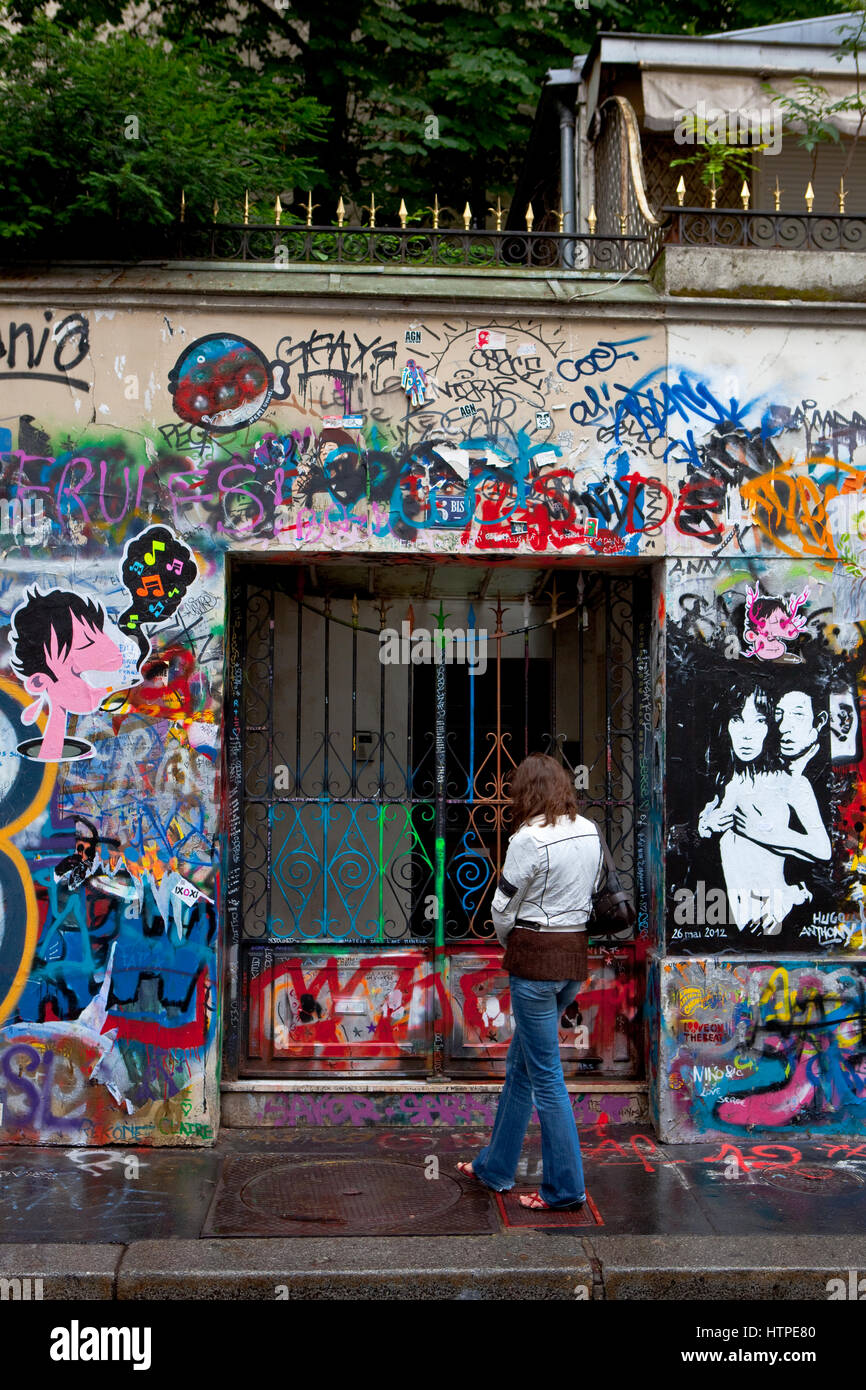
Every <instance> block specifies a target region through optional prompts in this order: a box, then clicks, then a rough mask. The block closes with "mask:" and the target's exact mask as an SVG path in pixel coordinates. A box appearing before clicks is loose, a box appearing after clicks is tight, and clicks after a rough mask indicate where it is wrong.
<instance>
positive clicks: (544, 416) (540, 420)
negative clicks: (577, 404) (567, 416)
mask: <svg viewBox="0 0 866 1390" xmlns="http://www.w3.org/2000/svg"><path fill="white" fill-rule="evenodd" d="M552 424H553V421H552V420H551V418H550V412H549V411H547V410H536V412H535V428H536V429H539V430H549V429H550V427H551V425H552Z"/></svg>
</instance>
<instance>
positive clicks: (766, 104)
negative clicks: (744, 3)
mask: <svg viewBox="0 0 866 1390" xmlns="http://www.w3.org/2000/svg"><path fill="white" fill-rule="evenodd" d="M641 85H642V89H643V103H644V127H645V129H647V130H665V131H666V130H670V131H672V130H674V129H675V128H676V127H677V126H678V125H679V124H680V122H681V120H682V113H683V112H684V111H702V112H704V113H705V114H706V116H707V119H708V120H712V119H713V118H714V114H715V115H718V113H720V112H724V113H730V114H731V115H734V113H740V112H744V113H745V112H756V113H761V112H767V111H769V109H770V108H771V107H772V106H773V97H772V96H771V95H770V93H769V92H768V91H767V89H766V87H765V86H764V84H763V82H762V81H761V79H760V78H759V77H758V76H757V75H754V74H751V73H704V72H683V71H682V69H679V70H671V69H667V70H665V69H662V68H654V69H652V70H646V69H644V71H643V72H642V73H641ZM771 85H772V87H773V88H774V89H775V91H777V92H781V93H783V94H785V95H788V94H790V95H796V93H797V88H796V86H795V84H794V80H793V79H792V78H791V77H790V76H788V74H787V73H786V74H785V75H784V77H783V76H780V75H777V76H775V77H774V78H773V80H772V83H771ZM818 85H820V86H821V87H823V88H824V89H825V90H826V92H827V94H828V101H830V102H834V101H838V100H839V99H840V98H842V97H846V96H851V95H853V93H854V90H855V88H854V83H853V80H852V79H851V78H846V77H843V78H839V77H836V78H832V77H825V78H822V79H821V80H820V83H819V84H818ZM699 103H703V106H700V105H699ZM777 109H778V110H779V114H780V116H782V115H783V114H784V113H783V111H782V110H781V108H777ZM832 123H833V125H835V126H836V128H837V130H839V131H840V133H841V134H843V135H852V136H853V135H854V133H855V131H856V130H857V123H858V116H857V113H856V111H843V112H839V113H837V114H836V115H834V116H833V117H832ZM786 124H787V125H789V126H790V127H791V128H792V129H794V130H796V129H797V122H796V121H795V120H791V121H787V122H786ZM731 143H733V144H735V143H737V141H736V140H733V141H731Z"/></svg>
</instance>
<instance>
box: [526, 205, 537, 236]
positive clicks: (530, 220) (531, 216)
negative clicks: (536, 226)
mask: <svg viewBox="0 0 866 1390" xmlns="http://www.w3.org/2000/svg"><path fill="white" fill-rule="evenodd" d="M534 221H535V213H534V212H533V211H532V204H531V203H529V204H528V205H527V208H526V230H527V231H528V232H531V231H532V224H533V222H534Z"/></svg>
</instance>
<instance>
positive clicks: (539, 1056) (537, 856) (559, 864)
mask: <svg viewBox="0 0 866 1390" xmlns="http://www.w3.org/2000/svg"><path fill="white" fill-rule="evenodd" d="M511 814H512V825H513V826H514V833H513V834H512V836H511V839H510V841H509V844H508V853H507V855H506V858H505V866H504V868H503V871H502V876H501V877H500V879H499V884H498V886H497V890H496V894H495V896H494V898H493V924H494V926H495V928H496V934H497V936H498V938H499V940H500V942H501V943H502V945H503V946H505V947H506V951H505V960H504V962H503V964H504V966H505V969H506V970H507V971H508V973H509V975H510V985H511V1010H512V1013H513V1015H514V1035H513V1037H512V1039H511V1046H510V1047H509V1049H508V1060H507V1063H506V1071H505V1085H504V1086H503V1088H502V1094H501V1095H500V1097H499V1106H498V1109H497V1112H496V1120H495V1123H494V1126H493V1134H492V1135H491V1138H490V1143H489V1144H488V1145H486V1147H485V1148H483V1149H482V1150H481V1152H480V1154H478V1156H477V1158H475V1159H474V1160H473V1162H471V1163H458V1165H457V1167H458V1169H459V1170H460V1172H462V1173H465V1174H467V1175H468V1176H470V1177H474V1178H477V1179H478V1181H479V1182H482V1183H484V1185H485V1186H486V1187H491V1188H493V1189H494V1190H495V1191H496V1192H507V1191H509V1190H510V1188H512V1187H513V1186H514V1174H515V1170H516V1168H517V1161H518V1159H519V1157H520V1151H521V1148H522V1147H523V1140H524V1136H525V1134H526V1129H527V1126H528V1124H529V1117H530V1115H531V1114H532V1105H533V1101H534V1103H535V1106H536V1109H537V1110H538V1118H539V1120H540V1122H541V1153H542V1164H543V1182H542V1185H541V1187H540V1188H539V1190H538V1191H537V1192H531V1193H530V1194H529V1195H528V1196H524V1197H521V1198H520V1202H521V1205H522V1206H525V1207H529V1208H530V1209H531V1210H533V1211H543V1210H548V1209H555V1210H557V1211H562V1210H567V1211H576V1210H579V1209H580V1207H582V1206H583V1204H584V1202H585V1200H586V1190H585V1188H584V1180H583V1163H582V1160H581V1153H580V1140H579V1139H578V1135H577V1125H576V1123H575V1119H574V1113H573V1111H572V1108H571V1102H570V1100H569V1096H568V1091H567V1089H566V1085H565V1077H564V1076H563V1072H562V1061H561V1059H560V1055H559V1035H558V1034H559V1019H560V1016H561V1014H562V1012H563V1010H564V1009H566V1008H567V1007H568V1005H569V1004H570V1003H572V1001H573V1000H574V999H575V998H576V996H577V993H578V990H579V988H580V985H581V983H582V982H583V981H584V980H585V979H586V975H587V964H586V943H587V933H586V924H587V922H588V920H589V917H590V913H591V911H592V895H593V891H594V889H595V887H596V885H597V884H598V882H599V879H600V877H601V874H602V870H603V854H602V848H601V840H600V838H599V835H598V831H597V830H596V828H595V826H594V825H593V823H592V821H589V820H586V819H585V818H584V817H583V816H579V815H578V813H577V799H576V797H575V794H574V788H573V787H572V784H571V781H570V780H569V777H568V775H567V773H566V772H565V771H564V770H563V768H562V767H560V765H559V763H557V762H555V761H554V759H553V758H549V757H547V755H546V754H543V753H533V754H532V755H531V756H530V757H528V758H526V759H524V761H523V762H522V763H521V764H520V766H519V767H518V768H517V770H516V772H515V774H514V778H513V780H512V783H511Z"/></svg>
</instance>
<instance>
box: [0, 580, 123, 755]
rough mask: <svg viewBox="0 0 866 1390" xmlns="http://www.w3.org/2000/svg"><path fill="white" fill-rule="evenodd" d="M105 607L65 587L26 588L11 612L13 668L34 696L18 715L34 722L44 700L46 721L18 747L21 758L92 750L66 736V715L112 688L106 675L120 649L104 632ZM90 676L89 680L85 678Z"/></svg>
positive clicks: (93, 704)
mask: <svg viewBox="0 0 866 1390" xmlns="http://www.w3.org/2000/svg"><path fill="white" fill-rule="evenodd" d="M104 627H105V611H104V609H103V608H102V607H101V606H100V605H99V604H98V603H93V602H91V601H90V600H88V599H83V598H81V597H79V595H78V594H73V593H70V592H69V591H68V590H65V589H54V590H52V591H51V592H50V593H48V594H41V593H40V592H39V590H38V589H32V590H30V591H29V592H28V594H27V598H26V601H25V602H24V603H23V604H22V605H21V606H20V608H18V609H17V610H16V612H15V613H14V614H13V616H12V627H11V631H10V644H11V647H12V666H13V668H14V670H15V672H16V673H17V675H18V676H19V677H20V679H21V681H22V682H23V685H24V689H25V690H26V691H27V692H28V694H30V695H35V696H36V699H35V700H34V701H33V703H32V704H31V705H28V707H27V708H26V709H25V710H24V712H23V713H22V715H21V720H22V723H24V724H33V723H35V721H36V719H37V717H38V715H39V712H40V710H41V709H42V705H43V703H46V704H47V705H48V723H47V725H46V728H45V734H44V736H43V737H42V738H41V739H38V738H37V739H30V740H29V741H28V742H26V743H21V744H19V745H18V752H19V753H20V754H21V756H22V757H26V758H35V759H37V760H38V761H39V762H44V763H56V762H61V761H66V760H68V759H72V758H81V757H88V756H89V755H90V754H91V753H92V751H93V749H92V747H91V745H90V744H89V743H85V742H83V741H82V740H81V739H67V737H66V722H67V719H68V716H69V715H70V714H92V713H93V711H94V710H97V709H98V708H99V706H100V704H101V703H102V701H103V700H104V699H105V696H106V695H107V694H108V693H109V691H110V690H111V689H112V688H113V686H112V681H111V675H110V673H111V672H113V671H119V670H120V669H121V668H122V666H123V652H122V651H121V649H120V647H119V646H118V645H117V643H116V642H114V641H113V640H112V638H111V637H110V636H109V635H108V633H106V632H105V631H104ZM88 677H89V678H88Z"/></svg>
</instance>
